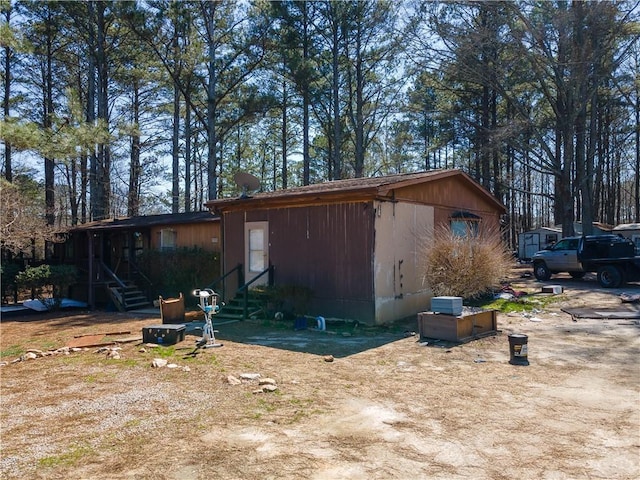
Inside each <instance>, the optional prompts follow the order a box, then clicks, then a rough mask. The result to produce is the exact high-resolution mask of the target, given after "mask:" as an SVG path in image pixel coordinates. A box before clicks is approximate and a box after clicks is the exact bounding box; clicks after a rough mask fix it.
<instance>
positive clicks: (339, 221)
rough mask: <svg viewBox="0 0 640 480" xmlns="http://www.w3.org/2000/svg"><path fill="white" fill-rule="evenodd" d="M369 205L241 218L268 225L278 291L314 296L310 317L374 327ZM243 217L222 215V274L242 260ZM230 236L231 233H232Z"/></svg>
mask: <svg viewBox="0 0 640 480" xmlns="http://www.w3.org/2000/svg"><path fill="white" fill-rule="evenodd" d="M373 220H374V213H373V207H372V204H371V203H369V202H366V203H346V204H331V205H318V206H312V207H307V208H277V209H271V210H254V211H250V212H247V213H246V221H247V222H258V221H267V222H269V260H270V262H271V264H272V265H273V266H274V272H275V282H276V284H278V285H298V286H305V287H308V288H310V289H312V290H313V292H314V300H313V302H312V305H311V306H310V311H309V312H308V313H309V314H312V315H323V316H327V317H332V316H340V317H341V318H353V319H357V320H364V321H369V322H372V321H373V316H374V308H375V305H374V301H373V272H372V261H373V260H372V257H371V255H372V252H373V240H374V237H373V235H374V233H373V232H374V228H373V224H374V221H373ZM244 221H245V214H244V213H242V212H239V213H229V214H225V215H224V222H225V223H224V228H225V231H226V236H225V269H226V270H229V269H230V268H233V267H234V266H235V265H236V264H237V263H242V261H243V260H242V259H243V258H244V238H243V237H240V238H237V237H238V236H240V235H242V232H243V231H244V229H243V227H242V225H243V223H244ZM232 232H233V233H232Z"/></svg>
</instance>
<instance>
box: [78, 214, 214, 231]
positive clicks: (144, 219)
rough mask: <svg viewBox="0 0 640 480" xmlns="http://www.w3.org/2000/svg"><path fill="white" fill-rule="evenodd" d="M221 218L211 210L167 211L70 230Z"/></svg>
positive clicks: (88, 224) (203, 220)
mask: <svg viewBox="0 0 640 480" xmlns="http://www.w3.org/2000/svg"><path fill="white" fill-rule="evenodd" d="M218 221H220V218H219V217H217V216H214V215H212V214H211V212H208V211H206V212H186V213H166V214H159V215H142V216H138V217H124V218H110V219H106V220H97V221H95V222H90V223H84V224H82V225H76V226H74V227H72V228H70V229H69V231H70V232H82V231H88V230H91V231H98V230H131V229H135V228H140V229H142V228H148V227H153V226H161V225H178V224H188V223H202V222H218Z"/></svg>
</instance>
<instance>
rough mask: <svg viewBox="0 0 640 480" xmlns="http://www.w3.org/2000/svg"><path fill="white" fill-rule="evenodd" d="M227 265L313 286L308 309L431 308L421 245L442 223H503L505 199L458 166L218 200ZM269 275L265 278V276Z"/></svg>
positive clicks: (370, 318) (394, 313) (368, 315)
mask: <svg viewBox="0 0 640 480" xmlns="http://www.w3.org/2000/svg"><path fill="white" fill-rule="evenodd" d="M206 205H207V207H209V209H210V210H211V211H212V212H213V213H216V214H219V215H220V217H221V219H222V235H223V242H222V243H223V246H224V248H223V269H224V271H225V272H227V271H230V270H231V269H233V268H234V267H236V266H237V265H240V264H241V265H243V266H244V278H245V279H246V280H247V281H250V280H251V279H252V278H254V277H256V276H257V275H260V274H262V273H263V272H264V271H265V270H267V269H269V268H270V267H271V268H272V269H273V278H274V281H275V284H280V285H294V286H301V287H306V288H309V289H311V290H312V291H313V299H312V301H311V303H310V305H309V307H308V311H307V312H306V314H310V315H322V316H324V317H337V318H343V319H354V320H359V321H363V322H366V323H375V324H383V323H388V322H391V321H394V320H398V319H401V318H404V317H407V316H410V315H413V314H415V313H417V312H419V311H424V310H425V309H428V306H429V300H430V298H431V293H430V291H429V290H427V289H426V288H425V287H424V286H423V284H422V279H421V272H420V267H419V255H420V250H421V246H423V245H425V242H428V239H429V237H430V236H431V235H433V231H434V227H435V226H436V225H443V224H444V225H449V226H450V227H451V228H452V229H454V230H455V229H461V230H463V231H466V228H467V226H468V224H469V223H477V222H483V223H486V224H488V225H493V226H498V225H499V222H500V216H501V215H502V214H504V213H505V208H504V206H503V205H502V204H500V203H499V202H498V201H497V200H496V199H495V198H494V197H493V196H491V195H490V194H489V193H488V192H487V191H486V190H485V189H483V188H482V187H481V186H480V185H479V184H478V183H476V182H475V181H474V180H472V179H471V178H470V177H469V176H468V175H466V174H465V173H463V172H461V171H458V170H434V171H429V172H421V173H410V174H403V175H393V176H386V177H375V178H357V179H350V180H338V181H332V182H328V183H323V184H316V185H309V186H304V187H299V188H291V189H288V190H281V191H276V192H269V193H259V194H256V195H254V196H252V197H240V198H228V199H220V200H213V201H209V202H208V203H207V204H206ZM267 278H268V276H267V275H264V274H263V275H262V276H261V277H260V279H259V281H258V282H256V283H265V282H266V281H267Z"/></svg>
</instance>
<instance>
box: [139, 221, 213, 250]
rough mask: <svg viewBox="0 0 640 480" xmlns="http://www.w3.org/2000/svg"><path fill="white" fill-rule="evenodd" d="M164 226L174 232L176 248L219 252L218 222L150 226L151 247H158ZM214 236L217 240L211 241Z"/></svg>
mask: <svg viewBox="0 0 640 480" xmlns="http://www.w3.org/2000/svg"><path fill="white" fill-rule="evenodd" d="M165 228H168V229H171V230H174V231H175V232H176V246H177V247H178V248H201V249H202V250H205V251H208V252H219V251H220V250H221V249H222V240H221V238H220V223H219V222H206V223H190V224H185V225H169V226H157V227H152V228H151V231H150V235H151V237H150V238H151V248H153V249H159V248H160V232H161V231H162V230H163V229H165ZM214 238H215V239H217V242H213V240H212V239H214Z"/></svg>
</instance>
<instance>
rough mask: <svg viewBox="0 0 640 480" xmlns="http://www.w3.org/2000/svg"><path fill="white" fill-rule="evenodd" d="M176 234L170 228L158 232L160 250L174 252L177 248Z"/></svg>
mask: <svg viewBox="0 0 640 480" xmlns="http://www.w3.org/2000/svg"><path fill="white" fill-rule="evenodd" d="M177 239H178V233H177V232H176V231H175V230H173V229H172V228H163V229H162V230H160V250H175V249H176V246H177Z"/></svg>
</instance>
